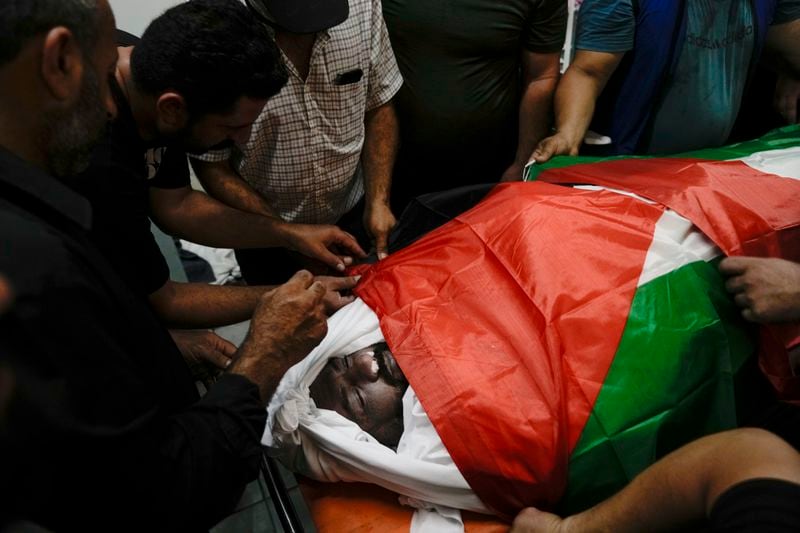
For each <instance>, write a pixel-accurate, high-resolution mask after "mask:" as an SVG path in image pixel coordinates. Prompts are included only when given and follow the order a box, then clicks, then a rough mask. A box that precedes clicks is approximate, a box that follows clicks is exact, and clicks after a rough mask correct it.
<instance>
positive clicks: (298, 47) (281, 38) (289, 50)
mask: <svg viewBox="0 0 800 533" xmlns="http://www.w3.org/2000/svg"><path fill="white" fill-rule="evenodd" d="M316 37H317V34H315V33H289V32H286V31H282V30H276V32H275V42H276V43H277V44H278V46H279V47H280V49H281V50H282V51H283V53H284V54H286V57H288V58H289V61H291V62H292V65H294V68H295V69H297V72H298V74H300V77H301V78H303V79H306V78H307V77H308V72H309V70H310V65H311V52H312V51H313V49H314V42H315V41H316Z"/></svg>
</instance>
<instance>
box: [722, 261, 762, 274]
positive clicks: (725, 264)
mask: <svg viewBox="0 0 800 533" xmlns="http://www.w3.org/2000/svg"><path fill="white" fill-rule="evenodd" d="M753 259H755V258H752V257H726V258H725V259H723V260H722V261H720V263H719V271H720V272H722V273H723V274H725V275H726V276H735V275H737V274H742V273H744V271H745V270H746V269H747V267H748V266H749V265H750V264H751V263H752V260H753Z"/></svg>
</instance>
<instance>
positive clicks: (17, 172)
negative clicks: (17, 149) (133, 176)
mask: <svg viewBox="0 0 800 533" xmlns="http://www.w3.org/2000/svg"><path fill="white" fill-rule="evenodd" d="M0 184H4V185H7V186H10V187H13V188H15V189H17V190H19V191H21V192H23V193H25V194H26V195H28V196H30V197H32V198H33V199H35V200H37V201H38V202H39V203H41V204H44V205H46V206H47V207H49V208H50V209H53V210H55V211H57V212H58V213H60V214H61V215H63V216H65V217H67V218H69V219H70V220H72V221H73V222H75V223H77V224H78V225H80V226H81V227H83V228H84V229H86V230H88V229H90V228H91V224H92V208H91V205H90V204H89V201H88V200H87V199H86V198H84V197H83V196H81V195H79V194H78V193H76V192H75V191H73V190H72V189H70V188H69V187H67V186H66V185H64V184H63V183H61V182H60V181H59V180H58V179H57V178H55V177H53V176H50V175H48V174H46V173H45V172H44V171H42V170H40V169H38V168H36V167H35V166H33V165H31V164H30V163H28V162H26V161H24V160H22V159H20V158H19V157H17V156H16V155H14V154H13V153H11V152H9V151H8V150H6V149H5V148H4V147H3V146H0Z"/></svg>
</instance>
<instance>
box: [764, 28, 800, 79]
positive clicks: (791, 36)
mask: <svg viewBox="0 0 800 533" xmlns="http://www.w3.org/2000/svg"><path fill="white" fill-rule="evenodd" d="M764 51H765V55H766V59H767V60H768V61H771V64H772V65H773V66H775V67H776V69H777V70H778V71H779V72H785V73H786V74H789V75H791V76H793V77H795V78H800V19H797V20H793V21H791V22H785V23H783V24H776V25H774V26H770V27H769V30H768V31H767V40H766V42H765V43H764Z"/></svg>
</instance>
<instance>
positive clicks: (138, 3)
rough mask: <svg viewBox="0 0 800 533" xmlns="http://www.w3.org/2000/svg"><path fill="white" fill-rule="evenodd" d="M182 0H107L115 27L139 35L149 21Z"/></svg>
mask: <svg viewBox="0 0 800 533" xmlns="http://www.w3.org/2000/svg"><path fill="white" fill-rule="evenodd" d="M182 1H183V0H109V3H110V4H111V8H112V9H113V10H114V16H115V17H116V19H117V28H119V29H121V30H125V31H127V32H130V33H132V34H134V35H137V36H141V35H142V32H143V31H144V29H145V28H146V27H147V25H148V24H150V21H151V20H153V19H154V18H156V17H157V16H159V15H160V14H161V13H163V12H164V11H166V10H167V9H169V8H170V7H172V6H174V5H178V4H180V3H181V2H182Z"/></svg>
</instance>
